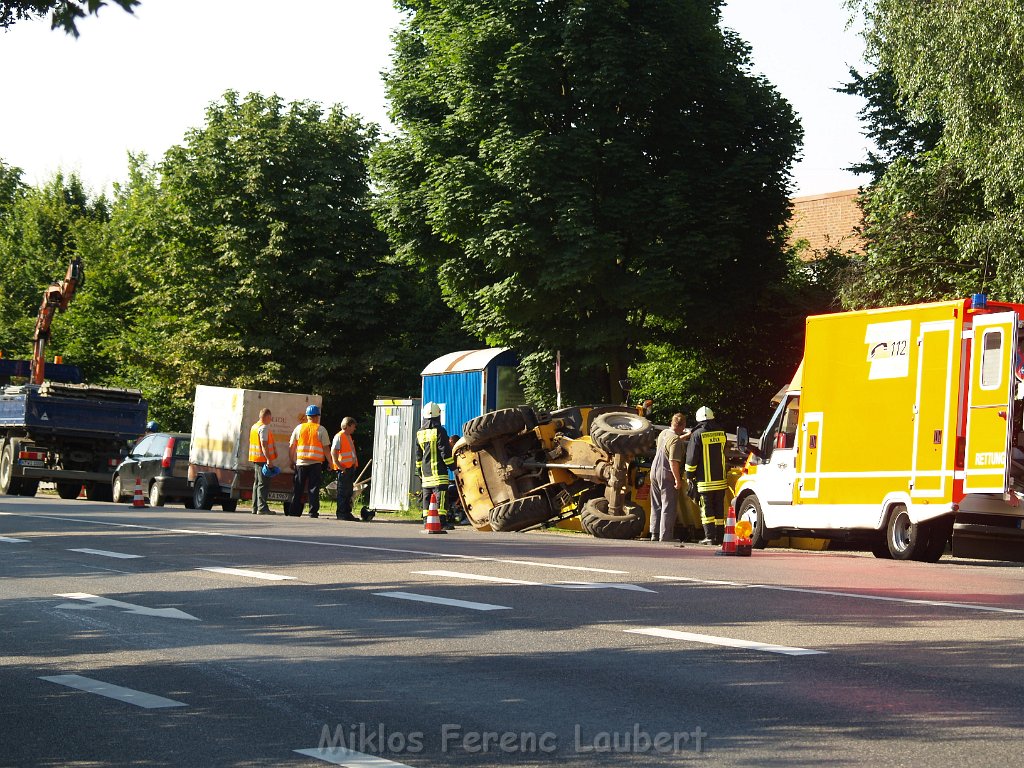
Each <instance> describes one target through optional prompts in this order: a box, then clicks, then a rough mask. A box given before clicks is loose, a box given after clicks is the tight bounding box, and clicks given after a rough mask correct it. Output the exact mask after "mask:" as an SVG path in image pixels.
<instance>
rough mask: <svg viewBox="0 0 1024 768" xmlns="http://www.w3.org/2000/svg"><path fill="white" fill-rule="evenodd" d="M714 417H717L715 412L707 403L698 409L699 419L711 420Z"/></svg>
mask: <svg viewBox="0 0 1024 768" xmlns="http://www.w3.org/2000/svg"><path fill="white" fill-rule="evenodd" d="M713 418H715V412H714V411H712V410H711V409H710V408H708V407H707V406H706V405H702V406H701V407H700V408H698V409H697V421H711V420H712V419H713Z"/></svg>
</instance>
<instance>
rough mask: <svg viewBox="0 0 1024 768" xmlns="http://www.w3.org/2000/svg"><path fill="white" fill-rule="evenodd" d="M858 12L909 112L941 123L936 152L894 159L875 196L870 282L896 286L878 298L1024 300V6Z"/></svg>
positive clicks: (873, 5) (918, 2)
mask: <svg viewBox="0 0 1024 768" xmlns="http://www.w3.org/2000/svg"><path fill="white" fill-rule="evenodd" d="M849 5H850V6H851V7H853V8H856V9H859V10H860V12H862V13H863V14H864V17H865V19H866V21H867V32H866V38H867V43H868V53H869V56H871V57H872V59H873V60H874V61H875V62H876V63H877V65H878V68H879V70H880V71H886V72H891V74H892V77H893V79H894V83H895V86H896V92H897V96H898V99H899V100H900V104H901V108H902V109H903V110H904V112H905V114H906V115H907V116H908V117H909V118H910V119H911V120H914V121H917V122H921V123H923V122H931V123H933V124H937V125H941V126H942V133H941V139H940V140H939V141H938V142H937V143H936V145H935V147H934V149H933V150H931V151H926V152H922V153H921V154H919V155H917V156H916V157H914V158H911V159H908V160H907V161H905V162H902V163H897V164H894V165H893V167H891V168H890V169H889V171H888V172H887V173H886V176H885V177H883V179H882V181H881V182H880V183H879V184H878V185H877V188H876V189H875V190H873V191H872V193H871V199H870V200H869V202H868V207H867V209H866V210H867V213H868V220H867V223H866V228H865V235H866V237H867V239H868V243H869V250H868V255H867V264H866V267H867V271H866V275H867V277H866V279H867V280H868V281H869V282H870V281H871V280H874V279H877V277H878V276H879V275H884V276H885V277H886V278H888V279H892V280H895V283H896V290H894V291H892V292H889V291H887V290H886V289H885V286H884V285H881V284H877V285H874V286H872V285H868V286H867V292H866V293H867V295H874V296H878V297H881V298H882V299H883V300H885V301H886V302H889V301H898V300H907V299H911V300H920V299H926V298H927V299H931V298H951V297H952V296H955V295H962V294H963V293H965V292H971V291H974V290H986V291H988V292H989V293H991V294H992V295H993V296H994V297H995V298H998V299H1004V300H1020V299H1021V298H1024V274H1022V271H1021V264H1022V262H1024V143H1022V142H1021V141H1020V137H1021V135H1024V98H1022V97H1024V53H1022V51H1024V31H1022V27H1021V22H1022V21H1024V7H1022V6H1021V4H1020V3H1019V2H1016V1H1015V0H956V2H953V0H899V1H898V2H897V1H896V0H850V2H849ZM872 262H875V263H876V264H875V265H873V264H872ZM861 287H862V288H863V287H864V286H861ZM861 293H862V294H863V293H864V292H863V291H862V292H861Z"/></svg>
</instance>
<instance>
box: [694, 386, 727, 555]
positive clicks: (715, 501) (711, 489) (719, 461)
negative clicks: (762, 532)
mask: <svg viewBox="0 0 1024 768" xmlns="http://www.w3.org/2000/svg"><path fill="white" fill-rule="evenodd" d="M714 419H715V413H714V411H712V410H711V409H710V408H708V407H707V406H701V407H700V408H698V409H697V428H696V429H695V430H693V432H691V433H690V440H689V443H688V444H687V446H686V479H687V480H688V481H689V482H690V486H691V487H693V484H694V483H696V484H697V493H699V494H700V521H701V523H702V524H703V526H704V539H703V540H702V541H701V542H700V543H701V544H721V543H722V537H723V536H724V535H725V491H726V489H727V488H728V482H727V481H726V476H725V432H723V431H722V430H721V429H720V428H719V427H718V424H716V423H715V421H714Z"/></svg>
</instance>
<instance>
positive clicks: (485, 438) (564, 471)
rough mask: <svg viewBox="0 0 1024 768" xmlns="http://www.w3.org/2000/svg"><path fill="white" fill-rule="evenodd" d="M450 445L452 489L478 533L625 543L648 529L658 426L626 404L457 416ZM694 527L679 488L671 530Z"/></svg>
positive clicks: (696, 518) (689, 531)
mask: <svg viewBox="0 0 1024 768" xmlns="http://www.w3.org/2000/svg"><path fill="white" fill-rule="evenodd" d="M462 432H463V434H462V439H461V440H460V441H459V442H458V443H457V444H456V446H455V485H456V488H457V489H458V493H459V499H460V501H461V503H462V507H463V509H464V510H465V512H466V516H467V517H468V518H469V520H470V522H471V523H472V524H473V526H474V527H475V528H476V529H477V530H480V531H522V530H527V529H530V528H537V527H550V526H558V527H560V528H573V529H581V530H583V531H586V532H587V533H590V534H591V535H593V536H596V537H598V538H607V539H635V538H637V537H639V536H641V535H642V534H643V533H644V532H645V531H646V530H647V526H648V520H649V515H650V504H649V488H648V487H647V476H648V471H649V466H650V458H651V456H653V454H654V445H655V440H656V438H657V435H658V428H657V427H655V426H654V425H652V424H651V422H650V421H649V420H648V419H647V418H646V417H645V416H643V415H642V414H641V413H639V412H638V411H637V410H636V409H633V408H629V407H626V406H618V405H598V406H580V407H574V408H563V409H560V410H557V411H552V412H550V413H549V412H545V411H540V410H537V409H534V408H531V407H529V406H525V407H521V408H505V409H502V410H498V411H492V412H491V413H486V414H484V415H483V416H479V417H477V418H475V419H471V420H470V421H468V422H466V423H465V425H464V426H463V429H462ZM698 531H700V513H699V511H698V509H697V507H696V506H695V505H694V504H693V502H691V501H690V500H689V499H688V498H686V494H685V493H681V494H680V503H679V510H678V514H677V527H676V532H677V535H678V536H679V537H680V538H682V539H684V540H688V539H691V538H692V536H693V535H694V534H695V533H696V532H698Z"/></svg>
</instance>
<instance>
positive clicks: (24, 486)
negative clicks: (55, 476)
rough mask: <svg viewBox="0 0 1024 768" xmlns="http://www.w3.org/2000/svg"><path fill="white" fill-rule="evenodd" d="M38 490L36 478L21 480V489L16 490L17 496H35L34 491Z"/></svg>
mask: <svg viewBox="0 0 1024 768" xmlns="http://www.w3.org/2000/svg"><path fill="white" fill-rule="evenodd" d="M38 490H39V481H38V480H22V481H21V490H20V491H18V495H19V496H35V495H36V491H38Z"/></svg>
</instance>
